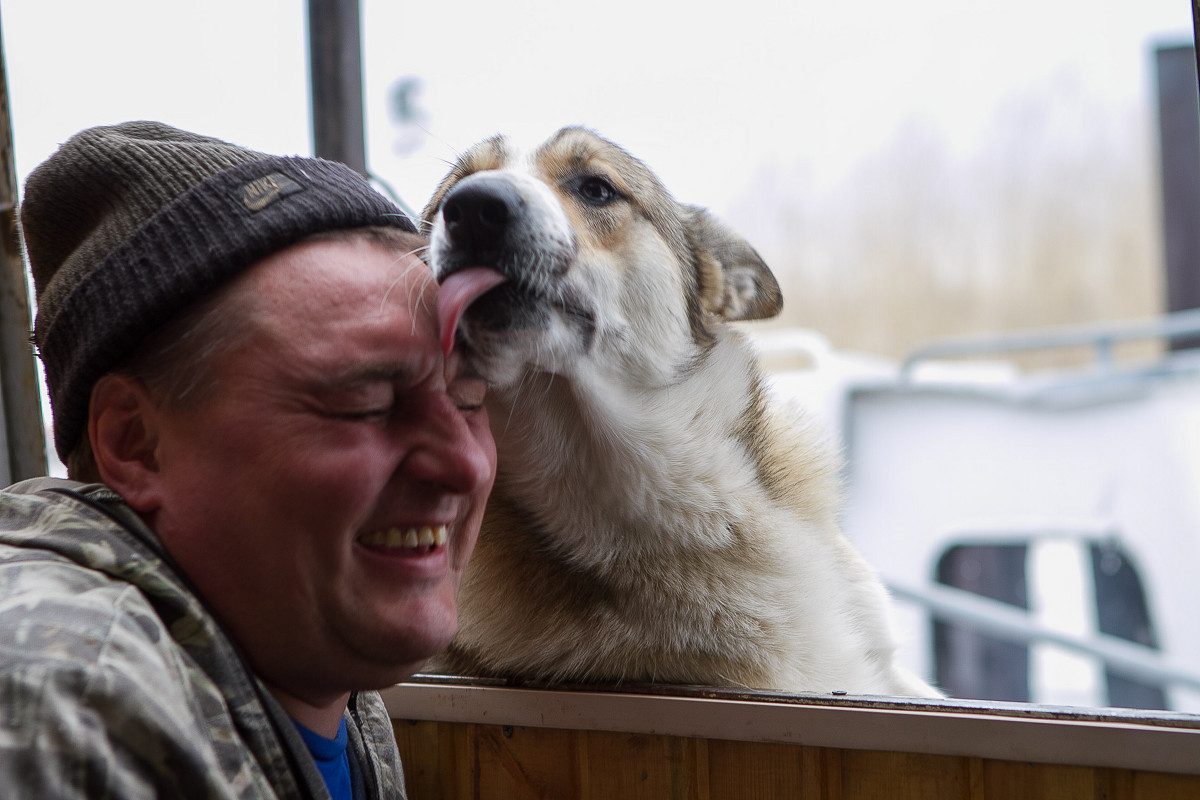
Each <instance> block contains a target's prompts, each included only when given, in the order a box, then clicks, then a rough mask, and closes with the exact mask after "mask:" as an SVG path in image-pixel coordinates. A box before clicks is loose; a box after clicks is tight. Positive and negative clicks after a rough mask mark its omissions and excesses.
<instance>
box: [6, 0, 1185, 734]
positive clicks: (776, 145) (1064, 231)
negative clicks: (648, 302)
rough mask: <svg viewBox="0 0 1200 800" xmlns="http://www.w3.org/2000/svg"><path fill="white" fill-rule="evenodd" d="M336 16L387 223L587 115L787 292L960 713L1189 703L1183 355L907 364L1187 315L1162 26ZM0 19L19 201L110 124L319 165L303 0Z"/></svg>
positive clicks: (436, 7) (1074, 15)
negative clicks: (942, 349) (958, 345)
mask: <svg viewBox="0 0 1200 800" xmlns="http://www.w3.org/2000/svg"><path fill="white" fill-rule="evenodd" d="M360 19H361V36H360V41H361V65H362V101H363V117H364V120H365V137H364V146H365V161H366V165H367V168H368V169H369V171H370V174H371V175H372V177H374V178H375V179H376V180H377V182H378V183H379V185H380V186H381V187H384V188H385V189H386V190H388V191H390V192H391V193H393V195H394V196H396V197H397V198H398V199H399V200H400V201H401V202H402V203H403V204H404V205H406V206H407V207H408V208H410V209H413V210H415V211H419V210H420V209H421V207H422V206H423V205H424V203H425V200H426V198H427V197H428V196H429V195H430V194H431V192H432V191H433V189H434V187H435V186H436V184H437V182H438V181H439V180H440V178H441V177H442V176H443V175H444V174H445V173H446V171H447V170H448V169H449V167H450V165H451V164H452V163H453V161H454V159H455V157H456V155H457V154H458V153H459V152H461V151H462V150H464V149H465V148H467V147H468V146H470V145H471V144H473V143H474V142H476V141H478V140H480V139H483V138H485V137H487V136H490V135H492V134H494V133H507V134H510V135H513V136H516V137H518V138H520V139H524V140H534V141H536V140H538V139H541V138H543V137H545V136H546V135H548V134H549V133H550V132H552V131H553V130H554V129H556V128H557V127H559V126H561V125H564V124H582V125H587V126H590V127H593V128H595V129H596V130H598V131H599V132H601V133H602V134H604V135H606V136H608V137H609V138H611V139H613V140H614V141H616V142H618V143H619V144H621V145H623V146H625V147H626V148H627V149H628V150H630V151H631V152H632V153H634V154H635V155H637V156H639V157H641V158H642V159H644V160H645V161H646V162H647V163H648V164H650V165H651V167H652V168H653V169H654V170H655V171H656V172H657V173H658V174H659V176H660V177H661V178H662V180H663V182H664V183H665V184H666V186H667V187H668V188H669V189H670V190H672V191H673V193H674V194H675V195H676V197H677V198H679V199H680V200H683V201H686V202H690V203H695V204H699V205H702V206H706V207H708V208H709V209H710V210H711V211H713V212H714V213H715V214H716V215H717V216H718V217H720V218H722V219H723V220H724V221H725V222H726V223H728V224H729V225H730V226H731V227H733V228H734V229H735V230H737V231H739V232H740V233H742V234H743V235H744V236H745V237H746V238H747V239H748V240H749V241H750V242H751V243H752V244H753V245H754V246H755V247H756V248H757V249H758V250H759V251H760V252H761V253H762V255H763V256H764V258H765V259H766V261H767V262H768V264H770V265H771V267H772V269H773V270H774V272H775V273H776V275H777V277H778V278H779V281H780V283H781V285H782V287H783V290H784V297H785V311H784V313H783V315H782V317H780V318H779V319H778V320H775V321H772V322H770V323H767V324H761V325H757V326H755V327H754V330H755V336H756V338H757V339H758V340H759V342H760V346H761V347H762V348H763V352H764V355H765V356H767V357H768V358H769V359H777V361H776V363H775V366H774V367H773V370H774V372H773V385H774V386H775V388H776V390H777V391H778V392H779V393H780V394H781V395H782V396H785V397H788V398H791V399H797V400H800V401H801V402H804V403H805V404H806V405H808V406H809V407H810V408H812V409H814V413H816V414H817V416H818V417H819V419H820V421H821V422H822V424H826V425H827V426H828V429H829V431H830V436H831V438H833V439H835V440H836V442H837V443H838V444H839V445H840V446H842V447H843V449H844V450H845V452H846V455H847V486H848V504H847V511H846V514H845V527H846V530H847V532H848V534H849V535H850V536H851V538H853V539H854V541H855V542H856V543H857V544H858V545H859V546H860V547H861V548H862V549H863V550H864V551H865V552H866V553H867V555H868V558H870V559H871V560H872V561H873V563H875V564H877V565H881V566H883V567H885V569H884V570H883V571H884V573H885V578H886V579H887V580H888V582H889V585H891V586H892V588H893V591H894V592H895V594H896V595H897V598H898V600H899V601H900V603H901V623H902V628H903V630H904V631H905V633H906V639H907V641H908V644H907V645H906V650H905V658H906V660H908V661H909V662H910V663H911V665H912V666H913V667H914V668H915V669H918V671H920V672H922V673H923V674H925V675H926V676H928V677H930V678H931V679H935V680H937V681H938V682H939V683H941V684H942V685H943V686H944V687H945V688H947V690H948V691H949V692H950V693H951V694H953V695H954V696H957V697H971V698H981V699H989V700H1017V701H1026V700H1033V701H1037V702H1043V703H1061V704H1072V705H1114V706H1115V705H1122V706H1136V707H1142V708H1160V709H1162V708H1166V709H1176V710H1185V711H1200V629H1197V626H1196V625H1195V623H1194V614H1195V611H1196V610H1197V609H1198V608H1200V586H1198V585H1197V582H1196V581H1195V580H1194V576H1195V573H1196V571H1197V570H1200V534H1198V531H1200V493H1198V492H1197V490H1196V488H1197V486H1200V362H1197V361H1196V360H1195V359H1191V360H1189V358H1188V356H1187V355H1186V354H1181V353H1176V352H1174V351H1172V350H1171V349H1170V347H1169V346H1168V345H1167V344H1165V343H1164V340H1163V339H1162V337H1160V336H1153V335H1152V336H1147V337H1138V338H1139V341H1137V342H1135V345H1136V347H1135V350H1136V353H1135V354H1136V355H1138V357H1140V358H1142V359H1149V360H1150V362H1151V363H1152V364H1153V366H1152V367H1151V368H1149V369H1148V370H1146V369H1143V370H1142V371H1141V372H1137V373H1136V374H1135V373H1131V372H1129V371H1115V370H1113V369H1111V368H1110V367H1105V366H1104V365H1103V364H1101V367H1102V368H1101V369H1100V370H1099V372H1098V371H1097V369H1096V367H1095V365H1094V362H1095V361H1096V358H1095V353H1094V352H1093V351H1095V350H1096V342H1097V341H1101V340H1104V341H1107V339H1106V338H1105V337H1106V336H1107V334H1104V335H1101V336H1100V337H1099V338H1097V336H1095V335H1093V334H1092V333H1088V334H1087V335H1086V336H1083V337H1082V338H1080V337H1074V338H1072V339H1071V344H1072V346H1070V347H1061V346H1044V345H1047V344H1048V339H1047V337H1046V336H1045V335H1044V334H1043V333H1039V335H1038V336H1037V337H1035V338H1036V339H1037V342H1038V343H1039V344H1038V345H1037V346H1034V347H1023V348H1015V351H1014V352H1012V353H1005V355H1004V356H1003V357H1002V358H1001V357H999V356H995V355H994V354H993V353H992V351H991V350H990V349H989V348H987V347H984V348H983V349H982V350H980V349H979V348H978V347H976V348H975V349H974V350H971V349H968V350H967V351H965V352H966V353H967V355H968V356H972V357H969V358H968V359H967V360H966V362H963V361H962V360H961V359H958V360H956V361H955V362H954V364H953V366H952V367H949V368H947V367H946V366H945V365H944V364H941V363H940V362H938V363H930V359H928V358H926V359H924V363H923V364H922V366H923V367H925V368H929V367H939V364H940V367H939V368H940V371H938V370H936V369H935V370H933V371H934V372H936V373H937V375H935V376H934V379H932V380H926V379H920V376H919V375H917V373H919V372H920V370H913V369H909V368H908V367H907V366H904V365H902V363H901V359H903V358H904V357H905V356H907V355H910V354H911V353H912V352H913V351H914V348H917V347H919V346H925V345H927V344H928V343H930V342H933V341H937V340H942V339H943V338H944V337H963V336H970V337H976V339H975V340H974V341H976V342H978V341H979V338H978V337H995V336H998V335H1002V334H1005V333H1006V332H1022V335H1024V332H1028V331H1029V330H1030V329H1036V330H1038V331H1043V330H1044V329H1046V328H1048V327H1049V328H1054V329H1055V330H1057V329H1058V327H1059V326H1063V325H1079V324H1087V325H1091V326H1100V328H1103V329H1105V330H1108V329H1110V328H1111V327H1112V326H1120V325H1122V324H1125V323H1127V322H1129V321H1131V320H1143V319H1147V318H1155V317H1157V316H1158V315H1160V314H1162V313H1163V312H1164V311H1167V310H1169V309H1170V310H1173V309H1175V308H1179V307H1181V306H1178V305H1171V304H1170V303H1168V300H1167V283H1168V281H1167V277H1166V275H1167V270H1166V257H1165V253H1166V251H1167V249H1168V248H1167V245H1166V238H1165V234H1164V213H1163V212H1164V208H1163V187H1164V185H1165V184H1166V183H1168V182H1169V179H1170V178H1172V177H1173V176H1175V175H1176V174H1177V173H1180V174H1182V173H1181V171H1182V172H1186V170H1188V169H1193V170H1194V169H1195V168H1196V162H1195V158H1196V151H1197V150H1198V149H1200V145H1185V147H1184V151H1185V152H1190V153H1191V158H1192V159H1193V161H1192V162H1190V164H1189V163H1183V162H1179V161H1172V160H1170V159H1168V160H1167V161H1165V162H1164V158H1163V151H1162V149H1161V139H1160V122H1159V121H1160V112H1162V111H1163V109H1162V108H1161V107H1160V103H1159V96H1158V91H1159V88H1160V84H1161V81H1160V74H1159V71H1158V64H1159V61H1160V59H1161V57H1162V54H1163V53H1164V52H1170V51H1178V49H1179V48H1181V47H1184V48H1187V47H1191V46H1192V44H1193V35H1192V25H1193V20H1192V9H1191V7H1190V6H1189V3H1188V0H1036V1H1035V0H1006V1H1005V2H999V1H998V0H914V2H911V3H903V4H899V3H893V2H885V0H859V2H856V3H842V4H835V3H826V2H820V3H818V2H815V0H804V2H794V1H792V2H789V0H782V1H781V0H743V2H740V3H737V4H735V5H734V6H730V5H728V4H715V3H711V4H704V3H682V2H655V1H654V0H638V1H637V2H634V1H633V0H609V2H606V3H602V4H597V3H593V4H586V5H584V4H572V3H564V2H557V1H554V2H552V1H551V0H512V1H511V2H506V3H481V2H475V0H463V2H459V3H454V4H446V3H425V4H412V3H403V2H398V0H361V3H360ZM0 25H2V35H3V45H4V50H5V57H6V62H7V80H8V90H9V101H10V109H9V110H10V113H11V121H12V128H13V138H14V151H15V166H16V173H17V175H16V177H17V180H18V183H23V181H24V178H25V176H26V175H27V174H28V172H29V171H30V170H31V169H32V168H33V167H34V166H36V165H37V164H38V163H39V162H41V161H42V160H43V159H44V158H46V157H47V156H49V155H50V154H51V153H52V152H53V150H54V149H55V148H56V147H57V145H58V144H59V143H60V142H62V141H64V140H66V139H67V138H68V137H70V136H71V135H72V134H73V133H75V132H76V131H78V130H80V129H82V128H85V127H89V126H92V125H97V124H105V123H115V122H120V121H125V120H129V119H157V120H161V121H163V122H167V123H170V124H173V125H176V126H178V127H181V128H185V129H190V130H194V131H197V132H201V133H205V134H209V135H213V136H218V137H221V138H225V139H228V140H230V141H234V142H237V143H239V144H242V145H246V146H249V147H254V148H257V149H260V150H263V151H267V152H272V153H298V154H311V153H312V152H313V149H314V144H313V142H314V134H313V132H312V120H311V117H312V105H313V103H312V96H311V94H310V84H309V55H310V54H309V40H310V38H309V37H310V33H312V31H310V30H309V23H308V10H307V6H306V3H305V2H304V0H255V1H254V2H246V0H208V1H207V2H205V3H202V4H201V3H193V2H184V1H183V0H105V2H102V3H99V2H93V0H4V6H3V9H2V11H0ZM1185 56H1187V57H1188V58H1190V59H1191V61H1190V64H1191V67H1190V68H1191V69H1192V70H1193V71H1192V72H1191V73H1190V74H1188V75H1187V76H1185V85H1184V89H1185V91H1184V92H1183V95H1182V96H1183V97H1184V98H1185V99H1186V98H1189V97H1190V100H1189V101H1188V102H1191V103H1195V102H1196V85H1195V73H1194V68H1195V60H1194V52H1190V51H1189V53H1187V54H1185ZM1176 63H1179V62H1178V60H1176ZM1183 63H1184V64H1185V65H1186V64H1188V63H1189V62H1188V61H1187V60H1186V58H1185V60H1184V61H1183ZM1186 81H1190V92H1191V93H1190V96H1189V94H1188V91H1187V89H1188V86H1187V84H1186ZM1173 102H1174V101H1173ZM1188 114H1190V115H1191V120H1192V124H1193V125H1194V124H1195V115H1196V111H1195V107H1194V106H1192V107H1190V108H1184V109H1183V115H1184V117H1185V118H1186V117H1187V115H1188ZM1188 148H1191V149H1190V150H1189V149H1188ZM1185 161H1186V159H1185ZM1164 164H1165V166H1164ZM1191 179H1194V180H1195V184H1196V185H1200V178H1197V177H1196V176H1192V178H1191ZM1193 219H1194V218H1193ZM1184 227H1185V228H1186V227H1187V223H1186V222H1185V225H1184ZM1196 228H1200V222H1194V223H1193V228H1192V232H1193V233H1194V230H1195V229H1196ZM1187 233H1188V231H1187V230H1184V234H1185V235H1186V234H1187ZM1193 252H1195V251H1193ZM1185 266H1186V265H1185ZM1188 268H1189V269H1190V270H1191V271H1192V272H1194V273H1197V274H1200V264H1195V263H1192V264H1190V266H1189V267H1188ZM1197 304H1200V303H1197ZM1182 307H1187V306H1182ZM1195 322H1196V321H1195V320H1192V323H1193V325H1192V327H1193V328H1194V331H1193V332H1194V333H1197V334H1200V326H1197V325H1195V324H1194V323H1195ZM797 329H802V330H797ZM1089 330H1090V329H1089ZM772 334H778V336H776V337H775V338H774V339H773V338H772ZM1050 338H1053V337H1050ZM1137 348H1140V349H1137ZM981 353H982V354H983V355H984V356H986V358H981V357H980V354H981ZM960 355H961V353H960ZM934 361H936V359H935V360H934ZM1100 361H1101V362H1102V361H1103V359H1101V360H1100ZM1063 370H1068V371H1067V372H1064V371H1063ZM1070 370H1074V371H1070ZM929 372H930V370H929V369H925V370H924V372H923V373H921V374H923V375H925V377H926V378H928V377H929ZM914 376H916V377H914ZM968 594H969V595H970V596H969V597H968V596H966V595H968ZM977 601H978V602H977ZM1013 613H1019V618H1016V617H1013V616H1012V614H1013ZM1118 639H1119V640H1120V641H1116V640H1118ZM1127 643H1134V644H1136V647H1135V648H1134V650H1132V651H1131V650H1130V649H1129V646H1130V645H1128V644H1127ZM1147 651H1150V652H1149V655H1148V653H1147Z"/></svg>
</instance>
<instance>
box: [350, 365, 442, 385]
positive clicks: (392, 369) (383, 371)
mask: <svg viewBox="0 0 1200 800" xmlns="http://www.w3.org/2000/svg"><path fill="white" fill-rule="evenodd" d="M424 366H425V365H423V364H410V363H407V362H394V361H389V362H368V363H364V364H352V365H350V366H348V367H345V368H344V369H341V370H339V371H337V372H335V373H334V374H333V375H332V376H330V379H329V381H328V383H330V384H333V385H342V386H352V385H356V384H363V383H396V382H399V383H406V382H414V381H417V380H420V378H421V375H422V374H423V373H424V372H426V371H428V370H427V369H423V367H424Z"/></svg>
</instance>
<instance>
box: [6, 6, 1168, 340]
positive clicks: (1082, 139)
mask: <svg viewBox="0 0 1200 800" xmlns="http://www.w3.org/2000/svg"><path fill="white" fill-rule="evenodd" d="M361 21H362V59H363V68H364V110H365V115H366V125H367V160H368V165H369V167H370V169H371V171H372V172H373V173H374V174H375V175H377V176H378V177H379V178H381V179H383V180H385V181H386V182H387V183H388V184H389V185H390V186H392V187H393V188H394V189H395V191H396V192H397V193H398V194H399V195H400V196H401V197H402V198H403V199H404V200H405V201H406V202H407V204H408V205H409V206H410V207H414V208H417V209H419V208H420V207H421V206H422V205H423V204H424V202H425V200H426V198H427V197H428V195H429V194H430V192H431V191H432V188H433V186H434V185H435V184H436V182H437V180H438V179H439V178H440V177H441V176H442V175H443V174H444V173H445V171H446V169H447V165H448V163H449V162H451V161H452V160H453V159H454V157H455V155H456V154H457V153H458V152H460V151H461V150H463V149H464V148H466V147H467V146H469V145H470V144H472V143H473V142H475V141H477V140H479V139H481V138H484V137H486V136H489V135H491V134H493V133H497V132H504V133H510V134H513V135H516V136H519V137H525V138H534V137H537V138H540V137H542V136H545V135H546V134H547V133H548V132H549V131H552V130H553V129H555V128H556V127H558V126H560V125H562V124H568V123H572V124H584V125H588V126H591V127H594V128H596V129H597V130H599V131H600V132H601V133H603V134H605V135H607V136H608V137H610V138H612V139H614V140H615V141H617V142H618V143H620V144H622V145H624V146H625V147H626V148H627V149H629V150H631V151H632V152H633V153H634V154H635V155H638V156H639V157H641V158H643V159H644V160H646V161H647V162H648V163H649V164H650V165H651V166H652V167H653V168H654V169H655V170H656V171H657V172H658V173H659V175H660V177H661V178H662V179H663V180H664V182H665V183H666V185H667V187H668V188H669V189H671V190H672V191H673V192H674V193H675V194H676V196H677V197H679V198H680V199H682V200H685V201H687V202H692V203H697V204H700V205H704V206H707V207H708V208H710V209H711V210H712V211H714V212H715V213H716V214H718V215H719V216H720V217H722V218H723V219H725V220H726V221H727V222H728V223H730V224H731V225H733V226H734V227H735V228H736V229H737V230H739V231H741V232H742V233H744V234H745V235H746V236H747V237H748V238H749V239H750V241H751V242H752V243H753V244H754V245H755V246H756V247H757V248H758V249H759V250H760V251H761V252H762V253H763V255H764V256H765V257H766V259H767V261H768V263H769V264H771V265H772V267H773V268H774V270H775V271H776V273H777V274H778V275H779V277H780V279H781V281H782V283H783V286H784V289H785V296H786V299H787V310H786V312H785V315H784V317H783V319H782V320H781V321H780V322H781V324H801V325H806V326H811V327H814V328H816V329H818V330H820V331H822V332H823V333H825V334H826V335H827V336H829V338H830V339H831V340H832V341H833V343H834V344H835V345H836V346H838V347H845V348H853V349H863V350H866V351H869V352H874V353H881V354H890V355H897V356H898V355H901V354H903V353H905V352H907V351H908V350H909V349H910V348H911V347H912V346H914V345H915V344H916V343H918V342H921V341H925V340H927V339H929V338H931V337H935V336H940V335H944V334H948V333H964V332H972V331H995V330H1001V329H1009V328H1014V327H1025V326H1030V325H1043V324H1048V323H1056V322H1069V321H1081V320H1099V319H1113V318H1127V317H1131V316H1141V315H1145V314H1149V313H1153V312H1156V311H1158V310H1159V308H1160V306H1161V302H1162V279H1161V275H1160V272H1161V238H1160V230H1159V227H1160V226H1159V223H1158V217H1157V208H1158V194H1157V191H1158V182H1157V176H1158V158H1157V139H1156V127H1155V126H1156V121H1155V113H1156V111H1155V94H1154V74H1153V65H1154V48H1155V47H1156V46H1157V45H1160V44H1170V43H1174V44H1179V43H1184V44H1186V43H1190V41H1191V33H1190V31H1191V14H1190V8H1189V6H1188V2H1187V0H1099V1H1098V2H1096V1H1093V2H1089V1H1088V0H1009V1H1008V2H999V1H998V0H920V2H914V3H904V4H897V3H889V2H884V1H883V0H860V2H856V3H842V4H828V3H816V2H787V1H786V0H785V2H779V0H745V2H742V3H739V4H737V6H736V7H735V8H731V7H730V6H728V5H725V4H715V3H714V4H707V5H706V4H703V3H699V4H697V3H689V4H684V3H676V2H653V1H652V2H646V0H610V2H606V3H604V4H587V5H580V4H572V3H560V2H552V1H551V0H514V1H513V2H507V3H482V2H472V1H471V0H467V1H466V2H461V3H455V4H441V3H422V4H415V3H403V2H397V1H396V0H362V2H361ZM3 33H4V40H5V41H4V44H5V48H6V50H7V58H8V71H9V84H10V100H11V105H12V117H13V127H14V136H15V149H16V157H17V170H18V179H19V180H23V178H24V176H25V174H26V173H27V172H28V171H29V170H30V169H32V167H33V166H35V165H36V164H37V163H38V162H40V161H41V160H42V159H44V158H45V157H46V156H48V155H49V154H50V153H51V152H52V150H53V149H54V147H56V146H57V144H58V143H59V142H61V141H63V140H64V139H66V138H67V137H69V136H70V135H71V134H72V133H74V132H75V131H77V130H79V129H81V128H84V127H88V126H91V125H94V124H100V123H107V122H117V121H123V120H126V119H133V118H152V119H160V120H162V121H165V122H169V123H171V124H174V125H177V126H180V127H183V128H188V129H194V130H197V131H201V132H205V133H208V134H211V135H215V136H219V137H223V138H227V139H230V140H232V141H235V142H238V143H241V144H245V145H247V146H252V147H257V148H260V149H263V150H266V151H269V152H284V153H309V152H311V148H312V144H311V134H310V133H309V131H310V124H309V116H308V115H309V94H308V73H307V61H306V58H307V38H306V37H307V32H306V11H305V4H304V2H303V0H256V2H253V3H246V2H242V1H241V0H209V2H206V3H203V4H195V3H190V2H183V0H107V1H106V2H104V3H94V2H89V0H5V3H4V8H3ZM868 309H869V311H868Z"/></svg>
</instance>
